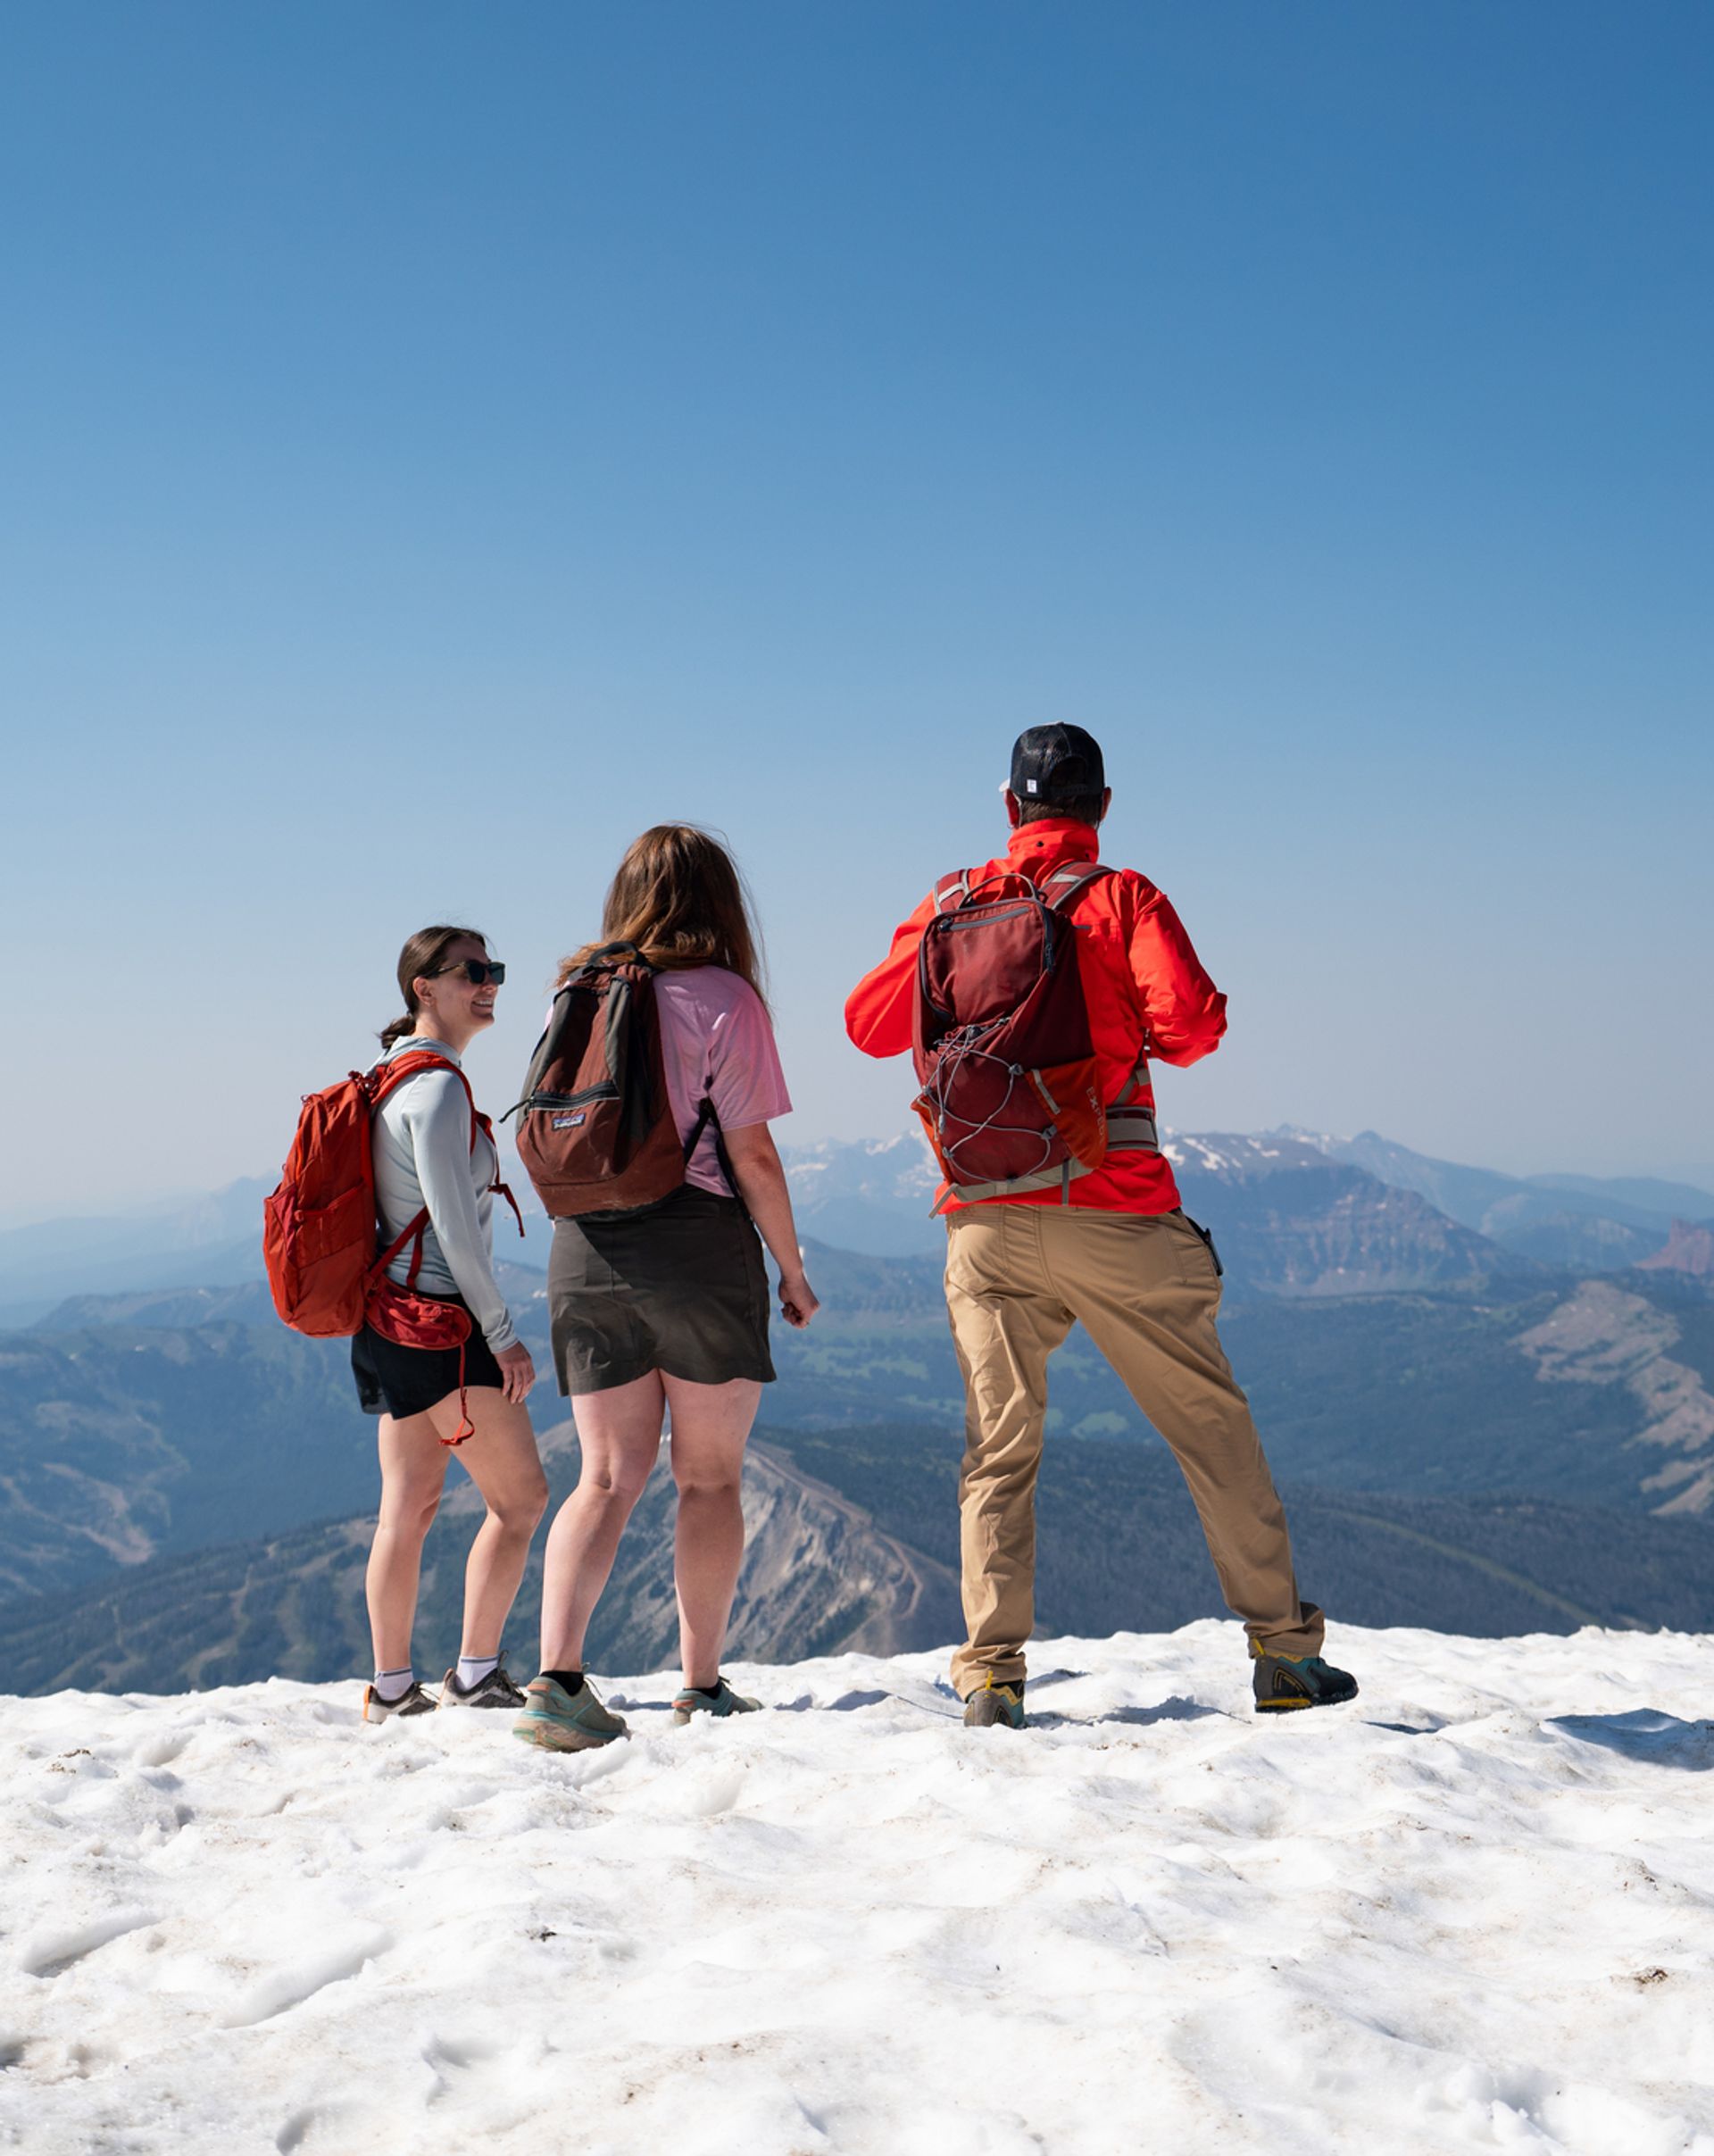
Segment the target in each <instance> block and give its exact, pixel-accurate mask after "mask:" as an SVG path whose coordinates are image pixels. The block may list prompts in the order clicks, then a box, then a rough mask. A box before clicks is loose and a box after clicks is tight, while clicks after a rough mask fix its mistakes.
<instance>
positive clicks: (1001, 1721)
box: [964, 1677, 1024, 1729]
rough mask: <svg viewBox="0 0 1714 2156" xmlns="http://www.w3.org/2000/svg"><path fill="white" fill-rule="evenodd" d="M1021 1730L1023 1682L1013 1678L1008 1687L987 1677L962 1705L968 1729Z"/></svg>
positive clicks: (1022, 1722)
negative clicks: (984, 1682) (998, 1728)
mask: <svg viewBox="0 0 1714 2156" xmlns="http://www.w3.org/2000/svg"><path fill="white" fill-rule="evenodd" d="M1023 1726H1024V1680H1023V1678H1022V1677H1013V1678H1012V1680H1011V1683H1010V1684H1007V1685H996V1684H995V1683H994V1679H993V1677H989V1679H988V1681H987V1683H986V1685H980V1686H978V1687H977V1689H976V1690H975V1691H974V1692H972V1693H971V1694H970V1695H969V1698H968V1699H967V1700H966V1701H965V1702H964V1727H966V1728H967V1729H993V1728H995V1727H1001V1728H1005V1729H1021V1728H1022V1727H1023Z"/></svg>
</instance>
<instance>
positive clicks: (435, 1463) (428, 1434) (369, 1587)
mask: <svg viewBox="0 0 1714 2156" xmlns="http://www.w3.org/2000/svg"><path fill="white" fill-rule="evenodd" d="M380 1452H381V1511H380V1517H379V1519H378V1520H377V1521H376V1523H375V1540H374V1542H373V1543H372V1544H370V1552H369V1570H368V1573H367V1575H366V1576H365V1578H364V1583H363V1584H364V1588H365V1592H366V1593H367V1595H368V1598H369V1629H370V1637H371V1638H372V1640H373V1642H374V1646H375V1667H376V1668H377V1669H404V1667H405V1665H406V1664H407V1663H408V1662H409V1661H410V1660H411V1627H412V1622H413V1621H414V1619H415V1618H416V1614H417V1582H418V1578H419V1576H420V1573H421V1570H422V1544H423V1537H424V1536H426V1535H427V1534H428V1525H429V1522H430V1521H431V1520H432V1519H434V1517H435V1513H436V1511H437V1510H438V1508H439V1505H440V1491H441V1485H442V1484H443V1483H444V1482H445V1479H446V1452H445V1446H444V1445H442V1444H441V1443H440V1441H439V1440H438V1439H437V1436H435V1428H434V1424H433V1423H432V1422H431V1421H430V1420H429V1419H428V1416H427V1415H405V1416H403V1417H397V1416H393V1415H383V1416H382V1417H381V1428H380Z"/></svg>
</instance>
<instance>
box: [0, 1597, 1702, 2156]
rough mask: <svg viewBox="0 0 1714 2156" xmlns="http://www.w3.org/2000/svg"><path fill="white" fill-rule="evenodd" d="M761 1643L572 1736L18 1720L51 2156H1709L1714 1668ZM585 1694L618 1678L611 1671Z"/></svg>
mask: <svg viewBox="0 0 1714 2156" xmlns="http://www.w3.org/2000/svg"><path fill="white" fill-rule="evenodd" d="M1332 1646H1333V1652H1335V1659H1337V1660H1340V1661H1344V1662H1345V1663H1347V1664H1348V1665H1349V1666H1351V1667H1352V1668H1353V1669H1356V1670H1357V1672H1358V1674H1359V1676H1360V1678H1361V1679H1362V1682H1363V1686H1364V1689H1363V1695H1362V1697H1361V1699H1360V1700H1359V1701H1358V1702H1355V1703H1354V1704H1353V1705H1352V1706H1349V1707H1344V1708H1337V1709H1329V1710H1327V1711H1321V1712H1317V1713H1313V1714H1306V1715H1300V1716H1294V1717H1286V1718H1283V1719H1276V1720H1266V1719H1258V1718H1256V1717H1254V1716H1253V1715H1252V1714H1251V1713H1250V1711H1249V1699H1248V1683H1247V1671H1246V1669H1245V1667H1244V1657H1243V1639H1242V1635H1241V1634H1240V1632H1239V1630H1238V1628H1237V1627H1236V1626H1233V1625H1226V1624H1219V1623H1212V1622H1208V1623H1202V1624H1196V1625H1192V1626H1189V1627H1186V1628H1185V1629H1184V1630H1183V1631H1181V1632H1178V1633H1176V1634H1173V1635H1171V1636H1167V1637H1143V1636H1120V1637H1119V1638H1116V1639H1112V1640H1104V1641H1099V1642H1086V1641H1075V1640H1061V1641H1054V1642H1047V1643H1038V1644H1037V1647H1036V1649H1035V1650H1033V1659H1034V1662H1035V1667H1036V1669H1037V1670H1038V1672H1039V1673H1040V1675H1039V1676H1038V1677H1036V1678H1034V1679H1032V1683H1031V1687H1030V1697H1029V1704H1030V1707H1031V1709H1032V1714H1033V1726H1032V1727H1031V1728H1029V1729H1028V1730H1026V1731H1024V1732H1021V1733H1013V1732H1010V1731H1005V1730H989V1731H976V1730H965V1729H964V1728H963V1727H961V1724H960V1722H959V1720H958V1719H957V1714H958V1710H957V1704H956V1702H955V1701H953V1699H952V1698H951V1696H950V1695H949V1694H947V1693H946V1692H945V1691H944V1688H943V1687H942V1686H940V1684H939V1683H938V1681H937V1680H938V1678H939V1671H940V1658H939V1657H937V1656H932V1655H912V1656H905V1657H902V1658H899V1659H898V1660H896V1661H884V1660H878V1659H876V1658H872V1657H867V1656H861V1655H848V1656H843V1657H839V1658H837V1659H834V1660H829V1661H819V1662H811V1663H803V1664H800V1665H797V1666H795V1667H792V1668H783V1669H767V1668H752V1669H744V1668H741V1667H740V1668H738V1669H735V1670H734V1671H733V1672H732V1674H733V1675H734V1676H735V1677H736V1678H737V1679H738V1681H739V1683H740V1686H741V1688H744V1689H747V1690H749V1691H751V1692H753V1693H755V1694H759V1695H760V1696H761V1698H762V1699H763V1700H764V1701H765V1702H769V1705H770V1709H771V1711H767V1712H764V1713H761V1714H759V1715H755V1716H752V1717H747V1718H745V1719H742V1720H734V1721H729V1722H726V1723H723V1724H714V1723H708V1722H703V1723H698V1724H696V1725H695V1726H694V1727H691V1728H689V1729H687V1730H678V1729H675V1728H673V1727H671V1726H670V1717H669V1714H668V1711H667V1702H669V1700H670V1696H671V1693H672V1690H673V1688H674V1686H673V1683H672V1681H671V1680H670V1679H664V1678H645V1679H630V1678H621V1679H615V1680H613V1681H612V1684H611V1685H608V1686H603V1690H604V1692H605V1694H606V1696H607V1697H608V1698H609V1699H610V1700H611V1701H612V1702H614V1703H616V1704H622V1706H623V1710H624V1711H626V1712H627V1713H628V1715H629V1717H630V1719H631V1725H632V1729H633V1733H634V1734H633V1736H632V1738H631V1739H630V1741H628V1743H624V1744H618V1745H615V1746H613V1747H612V1748H611V1749H610V1750H608V1751H605V1752H593V1753H581V1754H577V1755H573V1756H571V1757H569V1758H556V1757H553V1756H550V1755H547V1754H545V1753H541V1752H534V1751H531V1750H528V1749H527V1748H526V1747H524V1746H522V1745H520V1744H516V1743H515V1742H513V1740H512V1738H511V1736H509V1734H508V1730H509V1727H510V1719H511V1718H510V1717H509V1716H503V1715H494V1714H480V1713H451V1712H448V1713H444V1714H440V1715H437V1716H434V1717H424V1718H422V1719H417V1720H413V1721H404V1722H401V1721H393V1722H388V1723H386V1724H384V1725H382V1726H380V1727H364V1726H363V1724H362V1722H361V1720H360V1719H359V1717H358V1702H359V1687H358V1686H356V1685H355V1684H353V1685H350V1686H304V1685H295V1684H286V1683H281V1682H279V1681H276V1682H274V1683H270V1684H268V1685H262V1686H246V1687H240V1688H235V1689H232V1690H228V1691H222V1692H214V1693H208V1694H193V1695H188V1696H182V1697H176V1698H149V1697H144V1696H140V1695H139V1696H133V1697H130V1698H128V1699H123V1700H114V1701H109V1700H103V1699H94V1698H88V1697H85V1696H80V1695H75V1694H61V1695H59V1696H58V1697H55V1698H52V1699H46V1700H8V1701H5V1702H4V1705H3V1707H0V1769H3V1770H4V1777H5V1788H6V1793H7V1798H8V1802H7V1803H6V1806H5V1808H4V1811H0V1852H3V1853H4V1879H5V1893H4V1929H5V1938H4V1948H0V1957H3V1960H0V1966H4V1971H5V1976H4V1997H3V1999H0V2063H3V2064H4V2071H0V2146H4V2147H15V2148H19V2149H25V2148H27V2149H29V2151H30V2152H31V2156H73V2152H75V2156H156V2152H161V2156H165V2152H167V2151H169V2150H172V2151H184V2152H204V2151H206V2152H211V2156H213V2152H219V2156H248V2152H252V2151H254V2152H258V2156H268V2152H272V2151H281V2152H293V2151H302V2152H304V2156H336V2152H337V2156H347V2152H349V2156H362V2152H371V2151H372V2152H392V2151H401V2152H403V2151H410V2152H412V2156H438V2152H464V2151H478V2150H479V2151H483V2152H495V2156H526V2152H528V2156H537V2152H542V2156H545V2152H556V2156H557V2152H561V2151H578V2152H580V2156H582V2152H587V2156H620V2152H625V2156H629V2152H643V2151H649V2152H653V2151H656V2150H659V2149H661V2148H668V2149H670V2150H671V2151H672V2152H674V2156H820V2152H841V2156H845V2152H850V2156H1026V2152H1032V2156H1033V2152H1041V2151H1046V2152H1050V2156H1121V2152H1124V2156H1128V2152H1136V2151H1148V2152H1153V2151H1159V2152H1162V2156H1203V2152H1207V2156H1216V2152H1218V2156H1251V2152H1254V2156H1328V2152H1360V2156H1377V2152H1385V2156H1418V2152H1421V2156H1429V2152H1435V2156H1439V2152H1452V2151H1465V2150H1469V2151H1477V2150H1483V2151H1487V2150H1496V2151H1506V2152H1532V2156H1539V2152H1567V2156H1714V2094H1710V2085H1714V1835H1711V1834H1710V1827H1711V1826H1714V1816H1711V1811H1710V1797H1711V1796H1714V1775H1711V1774H1710V1769H1714V1727H1711V1726H1710V1723H1709V1721H1708V1720H1707V1719H1704V1718H1705V1717H1706V1716H1707V1715H1708V1714H1709V1712H1710V1702H1714V1643H1710V1641H1709V1640H1707V1639H1701V1638H1696V1639H1693V1638H1685V1637H1680V1636H1671V1635H1649V1636H1645V1635H1640V1634H1621V1633H1602V1632H1585V1633H1584V1634H1582V1635H1580V1636H1578V1637H1577V1638H1576V1639H1574V1640H1564V1639H1558V1638H1544V1637H1538V1638H1529V1639H1512V1640H1502V1641H1477V1640H1461V1639H1452V1638H1448V1637H1445V1636H1440V1635H1437V1634H1433V1633H1425V1632H1405V1631H1395V1632H1369V1633H1365V1632H1359V1631H1356V1630H1354V1629H1352V1628H1351V1627H1341V1628H1340V1629H1339V1631H1338V1633H1337V1636H1336V1640H1335V1642H1334V1643H1332ZM597 1681H598V1682H599V1681H600V1680H599V1679H598V1680H597Z"/></svg>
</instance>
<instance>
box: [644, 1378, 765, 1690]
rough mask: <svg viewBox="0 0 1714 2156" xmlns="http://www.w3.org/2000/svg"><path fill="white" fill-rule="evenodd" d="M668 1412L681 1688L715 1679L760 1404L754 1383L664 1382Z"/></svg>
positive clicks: (740, 1547) (738, 1558)
mask: <svg viewBox="0 0 1714 2156" xmlns="http://www.w3.org/2000/svg"><path fill="white" fill-rule="evenodd" d="M666 1387H667V1400H668V1403H669V1404H670V1407H671V1409H672V1478H673V1480H674V1481H675V1482H676V1483H677V1484H678V1526H677V1528H676V1529H675V1530H674V1535H673V1571H674V1576H675V1577H676V1579H677V1582H678V1645H679V1652H680V1653H681V1654H682V1655H683V1657H684V1665H685V1682H686V1684H687V1685H712V1684H714V1683H715V1682H716V1681H717V1679H718V1678H719V1677H720V1650H721V1648H722V1647H723V1646H724V1645H725V1644H726V1625H727V1619H728V1617H730V1615H731V1614H732V1597H733V1594H735V1593H736V1589H737V1585H738V1568H739V1567H740V1565H742V1564H743V1562H744V1505H743V1501H742V1496H741V1493H740V1483H741V1480H742V1478H743V1474H744V1447H745V1440H746V1439H747V1438H748V1437H749V1435H750V1425H751V1424H752V1423H753V1421H754V1420H755V1419H756V1410H757V1408H758V1407H759V1406H760V1405H761V1386H760V1385H758V1384H757V1383H756V1381H755V1379H754V1378H733V1380H732V1381H731V1383H730V1384H729V1385H691V1384H689V1383H687V1382H686V1380H685V1379H684V1378H668V1379H667V1380H666Z"/></svg>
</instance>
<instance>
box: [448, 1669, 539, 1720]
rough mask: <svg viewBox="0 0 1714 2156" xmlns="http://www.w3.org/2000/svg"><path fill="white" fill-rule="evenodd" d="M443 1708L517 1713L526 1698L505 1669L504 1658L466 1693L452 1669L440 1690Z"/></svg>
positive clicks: (479, 1678) (478, 1679) (455, 1671)
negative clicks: (486, 1708)
mask: <svg viewBox="0 0 1714 2156" xmlns="http://www.w3.org/2000/svg"><path fill="white" fill-rule="evenodd" d="M440 1703H441V1705H442V1706H443V1707H510V1708H511V1709H512V1711H513V1712H514V1713H515V1712H516V1711H517V1710H518V1709H519V1708H520V1707H521V1706H522V1705H523V1703H524V1695H523V1694H522V1693H521V1692H520V1690H519V1689H518V1687H517V1686H516V1685H514V1684H513V1683H512V1677H511V1675H510V1673H509V1671H508V1670H507V1669H506V1661H505V1657H504V1655H502V1656H501V1658H500V1660H499V1661H497V1662H495V1665H494V1667H493V1669H490V1670H489V1671H488V1674H487V1676H486V1677H478V1678H477V1680H476V1682H475V1684H473V1685H472V1686H470V1689H469V1691H468V1692H467V1691H466V1690H465V1688H464V1686H462V1685H461V1684H460V1683H459V1681H458V1671H457V1670H456V1669H449V1670H448V1671H447V1672H446V1677H445V1683H444V1684H443V1685H442V1686H441V1687H440Z"/></svg>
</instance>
